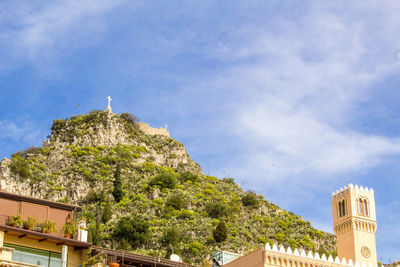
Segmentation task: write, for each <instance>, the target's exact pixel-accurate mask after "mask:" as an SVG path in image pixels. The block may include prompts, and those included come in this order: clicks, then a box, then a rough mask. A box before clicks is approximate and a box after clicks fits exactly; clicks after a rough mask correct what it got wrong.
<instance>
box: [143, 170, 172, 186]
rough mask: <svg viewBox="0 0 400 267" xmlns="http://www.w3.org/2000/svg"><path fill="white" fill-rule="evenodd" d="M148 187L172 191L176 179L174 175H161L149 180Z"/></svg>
mask: <svg viewBox="0 0 400 267" xmlns="http://www.w3.org/2000/svg"><path fill="white" fill-rule="evenodd" d="M149 186H151V187H153V186H158V187H160V188H169V189H172V188H174V187H175V186H176V178H175V175H174V174H171V173H162V174H159V175H157V176H155V177H153V178H151V179H150V182H149Z"/></svg>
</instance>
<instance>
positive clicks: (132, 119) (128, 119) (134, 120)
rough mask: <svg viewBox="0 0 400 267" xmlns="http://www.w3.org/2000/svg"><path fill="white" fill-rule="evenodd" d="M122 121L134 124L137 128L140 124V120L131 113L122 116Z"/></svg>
mask: <svg viewBox="0 0 400 267" xmlns="http://www.w3.org/2000/svg"><path fill="white" fill-rule="evenodd" d="M120 117H121V119H123V120H125V121H126V122H127V123H129V124H132V126H134V127H135V128H136V125H137V123H138V122H139V118H138V117H137V116H135V115H133V114H130V113H122V114H121V115H120Z"/></svg>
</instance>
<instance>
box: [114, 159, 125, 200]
mask: <svg viewBox="0 0 400 267" xmlns="http://www.w3.org/2000/svg"><path fill="white" fill-rule="evenodd" d="M112 195H113V197H114V199H115V202H117V203H119V202H120V201H121V200H122V198H123V196H124V192H123V191H122V180H121V166H120V165H117V168H116V170H115V174H114V188H113V191H112Z"/></svg>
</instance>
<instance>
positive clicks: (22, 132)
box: [0, 120, 43, 145]
mask: <svg viewBox="0 0 400 267" xmlns="http://www.w3.org/2000/svg"><path fill="white" fill-rule="evenodd" d="M0 129H1V131H0V140H2V139H4V140H7V139H9V140H12V142H15V143H25V144H26V145H32V144H33V143H37V142H38V140H40V139H42V138H43V133H42V132H40V131H39V130H38V129H36V127H35V125H33V124H31V123H29V122H26V121H21V120H20V121H18V122H12V121H7V120H2V121H0Z"/></svg>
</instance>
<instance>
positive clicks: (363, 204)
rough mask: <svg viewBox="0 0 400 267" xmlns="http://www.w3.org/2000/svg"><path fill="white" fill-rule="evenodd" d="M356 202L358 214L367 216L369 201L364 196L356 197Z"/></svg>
mask: <svg viewBox="0 0 400 267" xmlns="http://www.w3.org/2000/svg"><path fill="white" fill-rule="evenodd" d="M357 202H358V214H360V215H364V216H369V203H368V200H367V199H366V198H362V197H360V198H359V199H357Z"/></svg>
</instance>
